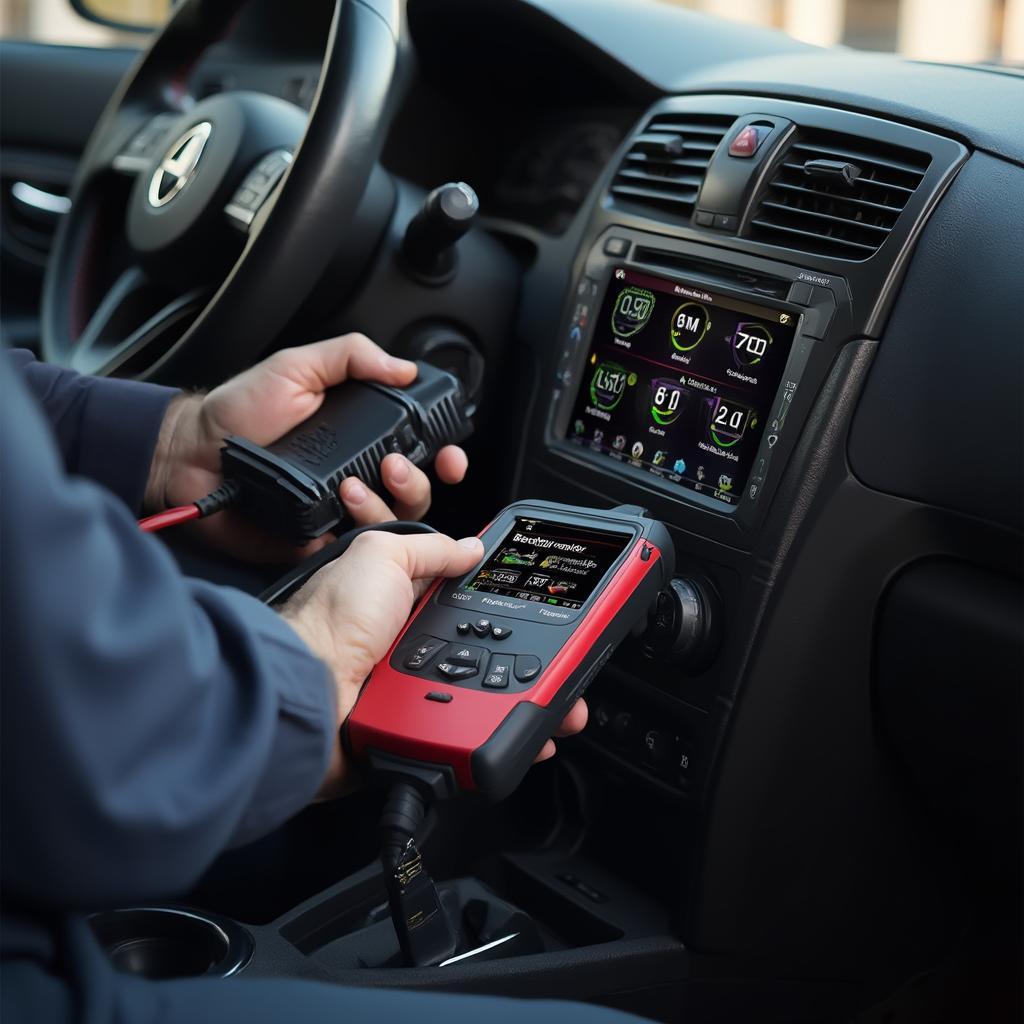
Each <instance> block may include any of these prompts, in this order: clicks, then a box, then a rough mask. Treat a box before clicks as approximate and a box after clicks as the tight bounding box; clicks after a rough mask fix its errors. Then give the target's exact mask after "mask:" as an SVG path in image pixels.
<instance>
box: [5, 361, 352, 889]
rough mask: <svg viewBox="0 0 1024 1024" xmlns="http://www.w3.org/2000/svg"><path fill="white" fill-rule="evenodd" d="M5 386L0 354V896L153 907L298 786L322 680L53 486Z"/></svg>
mask: <svg viewBox="0 0 1024 1024" xmlns="http://www.w3.org/2000/svg"><path fill="white" fill-rule="evenodd" d="M17 377H18V375H17V374H16V373H14V372H11V368H10V367H9V366H5V365H3V362H2V361H0V438H2V443H0V488H2V493H0V558H2V565H0V615H2V618H0V626H2V634H3V635H2V642H0V658H2V664H0V685H2V700H3V713H2V715H0V758H2V764H0V813H2V825H0V856H2V860H3V867H4V896H5V899H14V900H15V901H18V902H23V903H28V904H29V905H33V906H37V907H39V906H46V907H75V908H90V907H96V906H111V905H118V904H122V905H123V904H126V903H133V902H138V901H141V900H147V899H153V898H158V897H166V896H167V895H169V894H173V893H177V892H181V891H183V890H184V889H186V888H187V887H188V886H189V885H190V884H191V883H192V882H194V881H195V880H196V879H197V878H198V877H199V875H200V874H201V873H202V872H203V871H204V870H205V868H206V867H207V866H208V865H209V864H210V862H211V861H212V860H213V858H214V857H215V856H216V855H217V854H218V853H219V852H220V851H221V850H222V849H224V848H225V847H226V846H228V845H231V844H235V843H240V842H244V841H246V840H248V839H252V838H255V837H256V836H258V835H260V834H262V833H264V832H266V831H268V830H270V829H272V828H274V827H275V826H276V825H278V824H279V823H281V822H282V821H284V820H285V819H286V818H288V817H289V816H290V815H292V814H294V813H295V812H296V811H298V810H299V809H300V808H301V807H302V806H303V805H304V804H306V803H307V802H308V801H309V800H310V798H311V797H312V796H313V795H314V793H315V791H316V789H317V788H318V785H319V783H320V782H321V780H322V779H323V777H324V774H325V773H326V770H327V765H328V759H329V756H330V751H331V746H332V742H333V737H334V732H335V721H336V719H335V708H334V691H333V686H332V685H331V684H330V681H329V677H328V672H327V669H326V666H324V665H323V664H322V663H321V662H320V661H318V660H317V659H315V658H314V657H313V655H312V654H311V653H310V652H309V650H308V648H307V647H306V646H305V645H304V644H303V643H302V642H301V641H300V639H299V637H298V636H297V635H296V634H295V633H294V632H293V631H292V630H291V629H290V627H288V626H287V624H286V623H285V622H284V620H283V619H281V618H280V616H278V615H277V614H276V613H274V612H272V611H271V610H270V609H269V608H267V607H265V606H264V605H262V604H260V603H259V602H258V601H256V600H255V599H253V598H250V597H248V596H246V595H245V594H242V593H240V592H237V591H233V590H230V589H227V588H220V587H214V586H210V585H207V584H204V583H201V582H196V581H190V580H187V579H185V578H184V577H182V576H181V574H180V573H179V572H178V570H177V567H176V566H175V564H174V563H173V561H172V560H171V558H170V556H169V555H168V554H167V552H166V551H165V550H164V548H163V545H162V544H161V543H160V542H159V541H158V540H156V539H155V538H152V537H148V536H146V535H143V534H141V533H140V532H139V530H138V529H137V527H136V524H135V521H134V520H133V518H132V516H131V513H130V512H129V511H128V509H127V508H125V506H124V505H123V504H122V503H121V502H120V501H118V500H117V499H115V498H114V497H112V496H111V495H109V494H108V493H107V492H105V491H104V490H103V489H101V488H100V487H98V486H97V485H96V484H94V483H93V482H92V481H89V480H85V479H81V478H74V477H69V476H67V475H66V473H65V471H64V468H63V467H62V466H61V463H60V459H59V457H58V453H57V451H56V450H55V448H54V444H53V441H52V439H51V438H50V436H49V434H48V430H47V427H46V424H45V422H44V420H43V418H42V416H41V415H40V412H39V409H38V408H37V407H36V406H35V404H34V403H33V402H32V400H31V399H30V397H29V395H28V394H27V392H26V390H25V388H24V387H23V385H22V383H21V382H20V380H18V379H17ZM90 400H91V399H90Z"/></svg>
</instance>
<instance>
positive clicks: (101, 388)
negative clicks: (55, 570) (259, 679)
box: [5, 349, 181, 515]
mask: <svg viewBox="0 0 1024 1024" xmlns="http://www.w3.org/2000/svg"><path fill="white" fill-rule="evenodd" d="M5 358H6V359H8V360H9V361H10V363H11V364H12V365H14V366H16V367H18V368H19V369H20V371H21V374H22V380H23V381H24V382H25V384H26V385H27V387H28V389H29V391H30V392H31V393H32V394H33V396H34V397H35V398H36V400H37V401H38V402H39V404H40V405H41V406H42V409H43V413H44V415H45V416H46V419H47V420H48V421H49V423H50V426H51V428H52V430H53V434H54V437H55V438H56V441H57V447H58V448H59V450H60V453H61V457H62V459H63V462H64V468H65V469H66V470H67V471H68V472H69V473H74V474H77V475H79V476H87V477H89V478H90V479H91V480H95V481H96V482H97V483H99V484H102V485H103V486H104V487H106V489H107V490H108V491H112V492H113V493H114V494H116V495H117V496H118V497H119V498H120V499H121V500H122V501H123V502H124V503H125V504H126V505H127V506H128V507H129V508H130V509H131V510H132V511H133V512H134V513H135V514H136V515H137V514H138V513H139V511H140V510H141V508H142V496H143V493H144V492H145V489H146V481H147V480H148V479H149V467H150V463H151V462H152V461H153V451H154V449H155V448H156V442H157V438H158V437H159V435H160V424H161V423H162V422H163V418H164V413H165V412H166V411H167V405H168V403H169V402H170V401H171V399H172V398H174V397H175V395H178V394H180V393H181V392H179V391H177V390H176V389H175V388H165V387H160V386H159V385H158V384H143V383H141V382H139V381H134V380H115V379H112V378H104V377H88V376H82V375H81V374H78V373H75V372H74V371H72V370H62V369H61V368H60V367H57V366H52V365H50V364H49V363H39V362H36V360H35V358H34V357H33V355H32V353H31V352H29V351H27V350H25V349H15V350H14V351H11V352H7V353H5Z"/></svg>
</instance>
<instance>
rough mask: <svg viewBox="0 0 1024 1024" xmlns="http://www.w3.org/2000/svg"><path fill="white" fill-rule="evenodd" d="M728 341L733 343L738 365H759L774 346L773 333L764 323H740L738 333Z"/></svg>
mask: <svg viewBox="0 0 1024 1024" xmlns="http://www.w3.org/2000/svg"><path fill="white" fill-rule="evenodd" d="M726 341H728V342H729V343H730V344H731V345H732V357H733V359H734V360H735V361H736V365H737V366H757V364H758V363H759V362H761V360H762V359H764V357H765V356H766V355H767V354H768V349H770V348H771V346H772V335H771V331H769V330H768V328H767V327H765V325H764V324H759V323H739V324H737V325H736V333H735V334H734V335H733V336H732V337H731V338H726Z"/></svg>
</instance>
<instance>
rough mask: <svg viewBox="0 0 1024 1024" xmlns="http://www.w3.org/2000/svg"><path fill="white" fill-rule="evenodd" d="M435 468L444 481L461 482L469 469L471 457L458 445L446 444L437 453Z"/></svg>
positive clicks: (447, 482) (440, 478)
mask: <svg viewBox="0 0 1024 1024" xmlns="http://www.w3.org/2000/svg"><path fill="white" fill-rule="evenodd" d="M434 469H435V471H436V472H437V477H438V479H439V480H440V481H441V482H442V483H446V484H458V483H461V482H462V478H463V477H464V476H465V475H466V470H467V469H469V457H468V456H467V455H466V453H465V452H464V451H463V450H462V449H461V448H460V447H459V446H458V445H454V444H449V445H445V447H444V448H442V449H441V450H440V451H439V452H438V453H437V458H436V459H435V460H434Z"/></svg>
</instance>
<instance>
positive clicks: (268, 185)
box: [224, 149, 292, 228]
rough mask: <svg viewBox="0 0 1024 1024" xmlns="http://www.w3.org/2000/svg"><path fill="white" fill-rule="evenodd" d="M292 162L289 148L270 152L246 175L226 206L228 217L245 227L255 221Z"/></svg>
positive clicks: (225, 210)
mask: <svg viewBox="0 0 1024 1024" xmlns="http://www.w3.org/2000/svg"><path fill="white" fill-rule="evenodd" d="M291 162H292V154H291V152H290V151H289V150H287V149H276V150H274V152H272V153H268V154H267V155H266V156H265V157H264V158H263V159H262V160H261V161H260V162H259V163H258V164H257V165H256V166H255V167H254V168H253V169H252V170H251V171H250V172H249V173H248V174H247V175H246V177H245V180H244V181H243V182H242V184H241V185H239V187H238V189H237V191H236V192H235V194H234V195H233V196H232V197H231V202H230V203H228V205H227V206H225V207H224V212H225V213H226V214H227V216H228V218H229V219H231V220H233V221H234V222H235V223H236V224H239V225H240V226H242V227H244V228H248V226H249V225H250V224H251V223H252V222H253V218H255V216H256V213H257V211H258V210H259V208H260V207H261V206H262V205H263V203H264V202H265V201H266V198H267V196H269V195H270V193H271V192H272V191H273V189H274V187H275V186H276V185H277V183H278V182H279V181H280V180H281V178H282V176H283V175H284V172H285V171H286V170H288V165H289V164H290V163H291Z"/></svg>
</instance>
